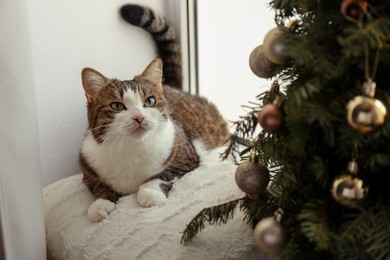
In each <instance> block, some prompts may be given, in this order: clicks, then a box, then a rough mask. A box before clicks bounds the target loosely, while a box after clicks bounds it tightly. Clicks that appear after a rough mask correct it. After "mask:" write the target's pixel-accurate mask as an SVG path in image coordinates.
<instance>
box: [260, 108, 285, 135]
mask: <svg viewBox="0 0 390 260" xmlns="http://www.w3.org/2000/svg"><path fill="white" fill-rule="evenodd" d="M257 119H258V121H259V124H260V125H261V127H262V128H263V131H265V132H270V133H273V132H276V131H278V130H279V128H280V126H281V125H282V111H281V109H280V107H279V106H278V105H275V104H267V105H265V106H264V107H263V108H262V109H261V110H260V112H259V115H258V118H257Z"/></svg>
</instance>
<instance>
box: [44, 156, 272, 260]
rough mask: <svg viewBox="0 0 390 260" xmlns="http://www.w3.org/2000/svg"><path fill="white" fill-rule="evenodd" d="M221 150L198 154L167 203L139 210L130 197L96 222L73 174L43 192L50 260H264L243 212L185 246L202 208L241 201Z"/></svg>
mask: <svg viewBox="0 0 390 260" xmlns="http://www.w3.org/2000/svg"><path fill="white" fill-rule="evenodd" d="M219 152H221V149H216V150H213V151H210V152H202V153H201V165H200V167H199V168H197V169H196V170H194V171H193V172H191V173H188V174H186V175H185V176H184V177H183V178H181V179H180V180H179V181H177V182H176V183H175V185H174V187H173V188H172V190H171V192H170V193H169V197H168V200H167V203H166V204H165V205H163V206H160V207H152V208H142V207H140V206H139V205H138V204H137V202H136V200H135V196H134V195H130V196H125V197H122V198H121V199H120V200H119V201H118V203H117V207H116V209H115V210H114V211H113V212H112V213H111V214H110V215H109V217H107V218H106V219H105V220H103V221H102V222H100V223H91V222H90V221H89V219H88V216H87V209H88V207H89V205H90V204H91V203H92V202H93V196H92V194H91V193H90V192H89V191H88V190H87V188H86V187H85V185H84V184H83V183H82V175H81V174H78V175H74V176H71V177H68V178H65V179H62V180H60V181H58V182H55V183H53V184H50V185H48V186H47V187H45V188H44V190H43V194H44V207H45V222H46V239H47V247H48V252H49V254H50V255H51V257H52V258H53V259H70V260H79V259H110V260H115V259H163V260H164V259H170V260H171V259H202V260H203V259H245V260H247V259H267V258H268V257H267V256H266V255H264V254H263V253H261V252H260V251H259V249H258V248H257V247H256V245H255V243H254V239H253V235H252V229H251V227H250V226H249V225H247V224H246V223H244V222H243V221H242V219H243V213H242V212H240V211H239V210H237V211H236V213H235V217H234V219H232V220H229V222H228V223H227V224H225V225H221V226H217V227H215V226H206V228H205V229H204V230H203V231H202V232H201V233H200V234H199V235H198V236H197V237H196V238H195V239H194V240H193V241H192V242H191V243H190V244H189V245H187V246H184V245H182V244H180V239H181V236H182V232H183V230H184V229H185V227H186V225H187V224H188V223H189V222H190V221H191V219H192V218H193V217H194V216H195V215H196V214H197V213H198V212H199V211H200V210H202V209H203V208H205V207H210V206H214V205H217V204H220V203H223V202H226V201H230V200H233V199H236V198H239V197H242V196H243V193H242V192H241V191H240V190H239V189H238V188H237V186H236V184H235V181H234V173H235V166H234V165H233V163H231V162H221V161H220V159H219V157H218V155H219Z"/></svg>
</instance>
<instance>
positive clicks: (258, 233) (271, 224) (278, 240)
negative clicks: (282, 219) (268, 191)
mask: <svg viewBox="0 0 390 260" xmlns="http://www.w3.org/2000/svg"><path fill="white" fill-rule="evenodd" d="M254 237H255V241H256V244H257V246H258V247H259V248H260V249H261V250H262V251H263V252H265V253H267V254H270V255H275V256H276V255H279V254H280V253H281V252H282V250H283V248H284V246H285V245H286V243H287V240H288V235H287V232H286V230H285V229H284V228H283V227H282V226H281V224H280V223H278V222H277V221H275V218H274V217H268V218H264V219H262V220H261V221H260V222H259V223H257V225H256V228H255V231H254Z"/></svg>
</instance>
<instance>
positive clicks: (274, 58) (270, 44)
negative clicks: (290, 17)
mask: <svg viewBox="0 0 390 260" xmlns="http://www.w3.org/2000/svg"><path fill="white" fill-rule="evenodd" d="M296 25H297V23H296V22H291V23H290V24H289V26H288V27H284V26H278V27H275V28H273V29H272V30H270V31H269V32H268V33H267V34H266V35H265V37H264V40H263V51H264V56H265V57H266V58H267V59H269V60H270V61H271V62H273V63H275V64H279V65H282V64H285V63H286V62H287V61H288V57H287V56H286V55H285V50H286V45H285V44H284V43H283V40H282V38H283V36H284V35H285V34H288V33H292V31H294V30H295V27H296Z"/></svg>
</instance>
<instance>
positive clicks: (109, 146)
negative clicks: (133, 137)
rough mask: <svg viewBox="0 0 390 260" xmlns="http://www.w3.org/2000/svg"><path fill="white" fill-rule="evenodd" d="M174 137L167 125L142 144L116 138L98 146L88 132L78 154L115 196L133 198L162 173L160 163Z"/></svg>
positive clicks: (170, 126) (162, 161)
mask: <svg viewBox="0 0 390 260" xmlns="http://www.w3.org/2000/svg"><path fill="white" fill-rule="evenodd" d="M174 135H175V134H174V127H173V124H170V125H169V126H168V127H167V128H166V129H164V131H160V132H159V133H158V134H154V135H151V136H150V137H149V138H148V139H147V140H145V141H143V142H139V143H138V142H130V141H129V140H127V139H126V138H121V137H118V138H117V139H116V140H115V139H114V140H113V141H111V142H105V143H102V144H98V143H97V142H96V141H95V139H94V138H93V137H92V135H91V133H90V132H88V133H87V136H86V138H85V139H84V141H83V144H82V147H81V152H82V153H83V155H84V156H85V158H86V159H87V161H88V163H89V164H90V165H91V166H92V167H93V168H94V169H95V170H96V172H97V173H98V174H99V175H100V176H101V178H102V180H103V181H104V182H105V183H107V184H108V185H110V186H111V187H112V188H113V189H114V190H115V191H117V192H120V193H122V194H132V193H135V192H137V191H138V188H139V186H140V185H142V184H143V183H144V182H145V181H146V180H148V179H149V178H151V177H153V176H155V175H156V174H159V173H160V172H161V171H162V170H163V163H164V162H165V160H166V159H167V158H168V156H169V155H170V153H171V150H172V145H173V143H174Z"/></svg>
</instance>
